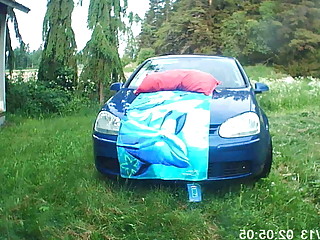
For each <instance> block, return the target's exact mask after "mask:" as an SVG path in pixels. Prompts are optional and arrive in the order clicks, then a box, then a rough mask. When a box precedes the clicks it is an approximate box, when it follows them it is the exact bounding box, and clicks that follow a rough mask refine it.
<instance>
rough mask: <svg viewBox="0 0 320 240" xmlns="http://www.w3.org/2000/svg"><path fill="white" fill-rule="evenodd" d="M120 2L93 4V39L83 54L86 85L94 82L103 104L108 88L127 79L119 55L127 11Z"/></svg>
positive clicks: (98, 0)
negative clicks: (121, 32) (121, 33)
mask: <svg viewBox="0 0 320 240" xmlns="http://www.w3.org/2000/svg"><path fill="white" fill-rule="evenodd" d="M121 2H122V1H120V0H91V1H90V6H89V11H88V27H89V29H91V30H92V35H91V39H90V40H89V41H88V43H87V44H86V46H85V48H84V50H83V56H84V59H85V66H84V69H83V72H82V74H81V79H82V80H83V81H87V80H90V81H94V82H95V83H96V84H97V86H98V89H99V101H100V103H101V104H103V103H104V98H105V87H106V86H107V85H109V84H111V83H112V82H115V81H119V80H120V79H121V78H124V75H123V70H122V64H121V60H120V57H119V53H118V46H119V39H118V35H119V31H124V30H125V27H124V23H123V22H122V16H123V14H124V13H125V10H126V7H127V1H126V0H125V1H124V4H123V6H122V5H121Z"/></svg>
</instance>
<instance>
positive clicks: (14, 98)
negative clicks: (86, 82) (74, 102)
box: [7, 78, 71, 116]
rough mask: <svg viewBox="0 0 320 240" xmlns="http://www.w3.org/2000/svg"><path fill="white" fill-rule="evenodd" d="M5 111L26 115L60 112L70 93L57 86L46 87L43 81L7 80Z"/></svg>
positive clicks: (69, 98) (69, 97) (68, 99)
mask: <svg viewBox="0 0 320 240" xmlns="http://www.w3.org/2000/svg"><path fill="white" fill-rule="evenodd" d="M7 83H8V84H7V111H8V112H10V113H19V114H22V115H27V116H39V115H45V114H49V113H57V114H61V113H62V112H63V109H64V108H65V107H66V105H67V104H68V102H69V101H70V100H71V94H70V93H69V92H67V91H64V90H62V89H59V88H48V87H47V86H46V85H45V84H44V83H43V82H37V81H32V80H31V81H28V82H24V81H23V80H22V79H21V78H20V79H18V80H16V81H15V82H11V81H7Z"/></svg>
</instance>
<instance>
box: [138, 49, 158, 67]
mask: <svg viewBox="0 0 320 240" xmlns="http://www.w3.org/2000/svg"><path fill="white" fill-rule="evenodd" d="M154 56H155V51H154V49H152V48H142V49H140V51H139V53H138V57H137V63H138V64H140V63H142V62H143V61H145V60H146V59H148V58H150V57H154Z"/></svg>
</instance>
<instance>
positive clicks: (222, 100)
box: [102, 88, 255, 125]
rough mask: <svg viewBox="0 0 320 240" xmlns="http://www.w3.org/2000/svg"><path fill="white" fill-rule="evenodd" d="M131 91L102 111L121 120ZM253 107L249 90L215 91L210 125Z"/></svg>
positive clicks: (124, 90) (127, 90) (131, 96)
mask: <svg viewBox="0 0 320 240" xmlns="http://www.w3.org/2000/svg"><path fill="white" fill-rule="evenodd" d="M133 91H134V90H133V89H125V88H124V89H121V90H120V91H119V92H117V93H116V94H115V95H114V96H113V97H112V98H110V99H109V101H108V102H107V103H106V104H105V105H104V106H103V108H102V110H106V111H109V112H111V113H113V114H114V115H116V116H118V117H120V118H122V117H123V116H124V113H125V111H126V108H128V106H129V105H130V103H132V101H133V100H134V99H135V97H136V95H135V94H134V92H133ZM254 105H255V104H254V99H253V92H252V90H251V89H250V88H243V89H232V90H231V89H217V90H215V91H214V93H213V96H212V103H211V111H210V114H211V116H210V119H211V120H210V124H211V125H220V124H222V123H223V122H225V121H226V120H227V119H228V118H231V117H234V116H236V115H238V114H241V113H243V112H248V111H253V109H255V107H254Z"/></svg>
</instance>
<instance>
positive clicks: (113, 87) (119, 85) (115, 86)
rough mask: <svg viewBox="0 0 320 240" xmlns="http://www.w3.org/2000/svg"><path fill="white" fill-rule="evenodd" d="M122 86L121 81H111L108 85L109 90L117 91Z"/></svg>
mask: <svg viewBox="0 0 320 240" xmlns="http://www.w3.org/2000/svg"><path fill="white" fill-rule="evenodd" d="M121 88H122V83H121V82H116V83H112V84H111V86H110V90H113V91H116V92H118V91H119V90H120V89H121Z"/></svg>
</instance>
